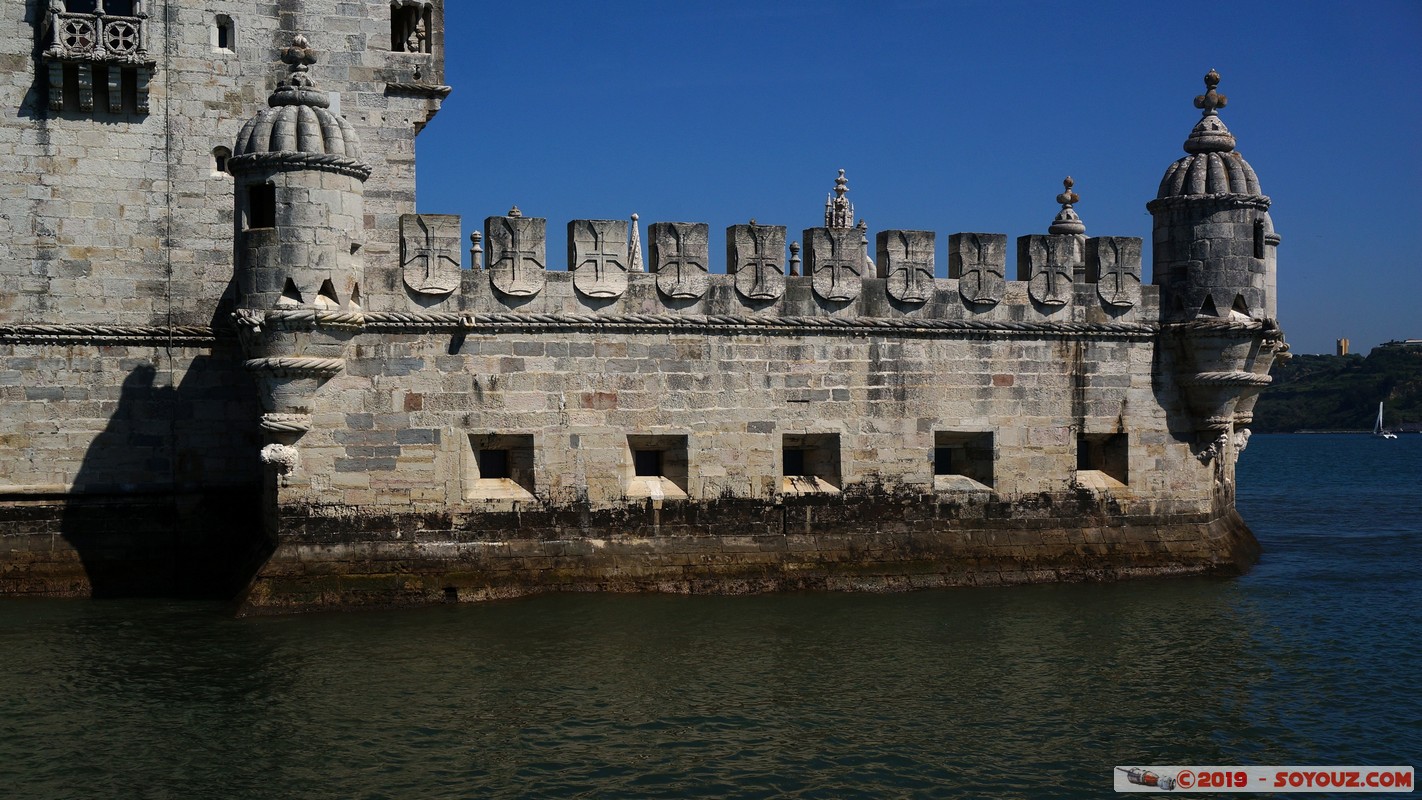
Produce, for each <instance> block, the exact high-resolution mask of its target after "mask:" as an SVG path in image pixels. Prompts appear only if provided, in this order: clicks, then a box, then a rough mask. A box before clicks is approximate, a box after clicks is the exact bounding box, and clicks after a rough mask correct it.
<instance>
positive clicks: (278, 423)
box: [262, 414, 311, 433]
mask: <svg viewBox="0 0 1422 800" xmlns="http://www.w3.org/2000/svg"><path fill="white" fill-rule="evenodd" d="M262 430H264V431H268V432H270V433H306V432H307V431H309V430H311V415H310V414H263V415H262Z"/></svg>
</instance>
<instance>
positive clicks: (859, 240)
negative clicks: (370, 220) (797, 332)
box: [391, 210, 1154, 321]
mask: <svg viewBox="0 0 1422 800" xmlns="http://www.w3.org/2000/svg"><path fill="white" fill-rule="evenodd" d="M515 212H516V213H513V214H510V215H504V216H494V217H489V218H487V219H486V220H485V222H484V232H483V234H482V235H480V234H476V235H475V236H474V237H473V238H474V242H475V244H474V247H473V248H472V249H471V258H470V261H471V262H472V263H473V264H474V266H475V268H474V269H470V270H460V269H459V263H460V260H461V259H460V255H461V254H460V253H459V252H458V250H456V249H455V248H456V247H457V244H458V240H457V238H456V237H457V233H456V232H457V231H458V230H459V217H457V216H454V215H429V214H426V215H415V214H411V215H406V216H405V217H403V218H402V220H401V230H402V248H401V252H402V258H401V261H402V267H403V274H404V282H405V285H406V288H407V290H408V291H409V293H410V294H411V295H412V296H413V297H416V298H418V300H419V304H420V306H422V307H424V308H427V309H431V310H433V309H446V308H452V309H453V310H454V311H456V312H458V313H469V312H472V313H482V314H498V313H505V312H511V313H516V314H587V313H594V314H605V315H618V314H626V313H629V312H631V313H637V314H669V315H693V316H694V315H698V314H699V315H713V316H715V315H748V316H780V317H811V316H823V317H830V318H873V317H884V318H890V319H894V318H908V319H930V320H934V319H936V320H945V321H951V320H985V321H994V320H1001V321H1024V320H1040V321H1051V320H1062V319H1066V320H1076V321H1085V320H1088V319H1090V320H1093V321H1108V320H1124V321H1135V320H1146V319H1147V317H1145V316H1143V315H1142V313H1141V312H1140V311H1139V310H1138V309H1137V306H1138V305H1139V304H1141V303H1142V302H1148V301H1143V300H1142V289H1143V287H1142V286H1141V250H1142V244H1143V243H1142V240H1141V239H1140V238H1134V237H1118V236H1108V237H1091V238H1088V237H1086V236H1085V235H1082V234H1047V235H1031V236H1024V237H1021V238H1019V240H1018V251H1019V259H1018V270H1017V280H1012V281H1008V280H1005V279H1004V276H1005V274H1006V271H1007V264H1006V249H1007V248H1006V240H1007V237H1006V235H1004V234H994V233H954V234H951V235H950V236H949V237H948V263H949V269H948V270H947V272H948V277H937V276H936V274H935V272H936V269H935V254H934V244H935V240H936V234H935V233H934V232H933V231H916V230H884V231H879V232H878V233H877V235H876V243H877V247H876V254H877V256H878V258H877V260H875V259H870V258H869V255H868V232H867V231H866V230H865V229H863V228H847V229H835V228H809V229H806V230H805V231H804V239H805V247H804V249H803V252H804V255H805V258H804V261H803V269H801V261H800V257H799V254H800V253H801V249H800V248H799V247H798V243H792V244H791V245H789V247H788V252H789V254H790V255H789V257H788V258H787V255H786V254H787V245H786V229H785V228H784V226H778V225H761V224H757V223H754V222H752V223H750V224H741V225H732V226H730V227H729V228H728V229H727V230H726V234H725V235H726V239H725V242H726V261H725V262H724V264H723V265H717V266H724V268H725V270H726V271H725V272H724V273H721V272H712V271H711V267H712V263H711V260H710V246H709V245H710V242H709V239H710V236H709V225H707V224H706V223H693V222H654V223H652V224H651V225H649V226H648V232H649V239H650V242H651V247H650V251H649V253H650V258H649V259H648V261H647V271H646V272H643V271H642V270H641V262H642V259H641V245H640V242H641V237H640V235H639V226H638V224H637V222H636V221H631V222H628V221H619V220H573V221H571V222H569V223H568V231H569V236H568V269H567V270H556V269H551V268H550V267H551V265H550V264H549V262H548V257H547V242H546V238H547V227H548V223H547V220H546V219H543V218H541V217H525V216H523V215H522V213H521V212H517V210H515ZM480 267H482V268H480ZM802 273H803V274H802ZM1144 290H1145V295H1146V296H1147V297H1154V287H1144ZM391 310H392V311H398V310H397V309H391Z"/></svg>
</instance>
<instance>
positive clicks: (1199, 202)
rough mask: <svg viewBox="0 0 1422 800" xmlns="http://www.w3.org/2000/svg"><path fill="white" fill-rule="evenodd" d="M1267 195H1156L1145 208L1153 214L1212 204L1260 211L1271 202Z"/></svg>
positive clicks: (1265, 208) (1266, 208) (1222, 193)
mask: <svg viewBox="0 0 1422 800" xmlns="http://www.w3.org/2000/svg"><path fill="white" fill-rule="evenodd" d="M1272 202H1273V201H1271V200H1270V199H1269V196H1268V195H1263V194H1234V193H1231V192H1221V193H1219V194H1185V195H1175V196H1172V197H1157V198H1156V199H1154V200H1152V201H1150V202H1149V203H1146V210H1147V211H1149V212H1150V213H1152V214H1154V213H1155V212H1157V211H1162V210H1165V209H1171V208H1190V207H1192V206H1208V205H1214V206H1218V207H1220V208H1257V209H1259V210H1260V211H1268V210H1269V205H1270V203H1272Z"/></svg>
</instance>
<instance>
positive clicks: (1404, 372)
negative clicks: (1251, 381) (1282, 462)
mask: <svg viewBox="0 0 1422 800" xmlns="http://www.w3.org/2000/svg"><path fill="white" fill-rule="evenodd" d="M1270 374H1271V375H1273V376H1274V383H1273V384H1271V385H1270V386H1269V388H1267V389H1265V390H1264V394H1263V395H1262V396H1261V397H1260V398H1259V404H1258V405H1257V406H1256V407H1255V409H1254V424H1253V425H1251V426H1250V427H1251V428H1252V429H1253V430H1254V431H1255V432H1256V433H1286V432H1289V431H1300V430H1371V429H1372V427H1373V420H1374V419H1375V418H1376V417H1377V414H1378V401H1380V400H1381V401H1382V402H1383V404H1384V405H1383V409H1384V410H1383V414H1384V416H1385V418H1386V422H1387V426H1388V427H1389V428H1393V429H1396V428H1398V427H1400V426H1402V425H1405V424H1408V423H1412V424H1417V423H1422V347H1405V346H1402V345H1398V344H1385V345H1382V346H1381V347H1376V348H1374V349H1373V351H1372V352H1371V353H1369V354H1368V355H1367V357H1366V358H1365V357H1363V356H1360V355H1347V356H1303V355H1298V356H1294V357H1293V358H1291V359H1289V360H1288V361H1285V362H1283V363H1280V362H1277V361H1276V362H1274V369H1273V371H1272V372H1271V373H1270Z"/></svg>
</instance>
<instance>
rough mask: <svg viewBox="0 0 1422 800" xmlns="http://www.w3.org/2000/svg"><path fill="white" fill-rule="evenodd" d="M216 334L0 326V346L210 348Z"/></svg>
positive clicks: (194, 329) (159, 328) (202, 328)
mask: <svg viewBox="0 0 1422 800" xmlns="http://www.w3.org/2000/svg"><path fill="white" fill-rule="evenodd" d="M217 336H218V334H217V332H216V331H215V330H213V328H212V327H211V326H209V325H179V326H164V325H0V344H96V345H106V344H120V345H123V344H126V345H133V346H135V347H144V346H147V347H164V346H167V345H183V346H199V347H205V346H211V345H213V344H215V343H216V342H217Z"/></svg>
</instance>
